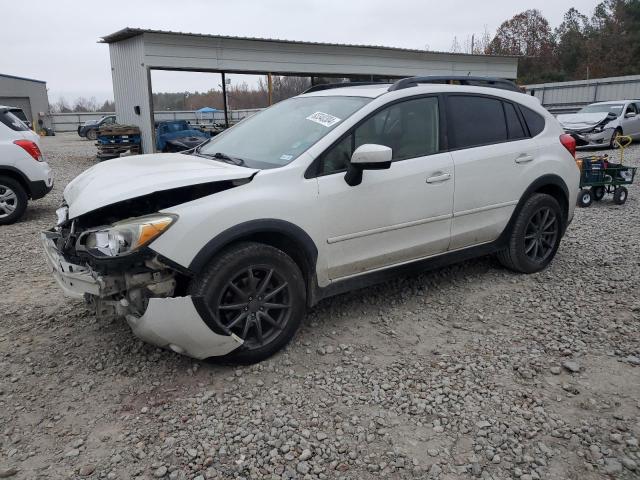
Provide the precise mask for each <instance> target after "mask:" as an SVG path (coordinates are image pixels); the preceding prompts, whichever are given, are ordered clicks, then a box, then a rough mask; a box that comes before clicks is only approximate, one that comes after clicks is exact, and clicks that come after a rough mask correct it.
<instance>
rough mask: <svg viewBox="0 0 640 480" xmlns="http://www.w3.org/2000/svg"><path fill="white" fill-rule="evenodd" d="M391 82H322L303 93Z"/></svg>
mask: <svg viewBox="0 0 640 480" xmlns="http://www.w3.org/2000/svg"><path fill="white" fill-rule="evenodd" d="M388 84H389V82H339V83H321V84H319V85H313V86H312V87H309V88H307V89H306V90H305V91H304V92H302V93H311V92H320V91H322V90H330V89H332V88H343V87H358V86H361V85H388Z"/></svg>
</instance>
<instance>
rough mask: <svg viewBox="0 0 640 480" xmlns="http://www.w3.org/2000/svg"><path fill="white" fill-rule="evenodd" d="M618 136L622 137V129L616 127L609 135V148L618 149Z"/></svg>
mask: <svg viewBox="0 0 640 480" xmlns="http://www.w3.org/2000/svg"><path fill="white" fill-rule="evenodd" d="M620 136H622V129H621V128H620V127H618V128H616V129H615V130H614V131H613V133H612V134H611V140H610V141H609V148H620V144H619V143H618V137H620Z"/></svg>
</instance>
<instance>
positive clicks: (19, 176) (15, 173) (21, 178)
mask: <svg viewBox="0 0 640 480" xmlns="http://www.w3.org/2000/svg"><path fill="white" fill-rule="evenodd" d="M3 172H7V173H8V174H9V175H10V176H11V177H14V178H15V179H16V180H18V182H20V183H21V184H22V186H23V187H24V189H25V190H26V192H27V195H28V196H29V198H31V195H32V192H31V183H32V182H31V180H29V179H28V178H27V177H26V175H25V174H24V173H22V172H21V171H20V170H18V169H17V168H15V167H10V166H9V165H2V166H1V167H0V175H2V173H3Z"/></svg>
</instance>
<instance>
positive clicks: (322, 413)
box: [0, 134, 640, 480]
mask: <svg viewBox="0 0 640 480" xmlns="http://www.w3.org/2000/svg"><path fill="white" fill-rule="evenodd" d="M43 140H44V151H45V154H46V155H47V157H48V159H49V161H50V163H51V165H52V167H53V168H54V170H55V173H56V180H57V183H56V187H55V189H54V191H53V192H52V194H50V195H49V196H48V197H46V198H44V199H43V200H40V201H37V202H34V203H32V204H30V205H29V208H28V210H27V214H26V216H25V217H24V219H23V220H22V221H21V222H20V223H18V224H15V225H12V226H8V227H0V242H2V245H3V248H2V253H1V254H0V271H1V272H2V295H1V296H0V318H1V322H0V372H1V373H0V430H1V431H2V434H3V435H2V436H0V478H5V477H10V478H12V479H18V478H25V479H27V478H29V479H31V478H47V479H57V478H80V477H90V478H107V479H116V478H118V479H130V478H145V479H146V478H170V479H189V480H191V479H197V480H204V479H227V478H247V479H248V478H252V479H258V478H278V479H279V478H284V479H288V478H291V479H315V478H320V479H324V478H326V479H329V478H345V479H369V478H385V479H387V478H391V479H404V478H438V479H443V480H451V479H458V478H464V479H466V478H491V479H503V478H504V479H507V478H508V479H512V478H519V479H521V480H532V479H538V478H543V479H576V480H577V479H596V478H620V479H631V478H640V450H639V447H638V443H639V439H640V342H639V340H640V335H639V330H640V296H639V295H638V290H637V289H638V283H639V281H640V270H639V267H640V244H639V242H638V239H640V188H638V187H637V186H632V187H631V188H630V189H629V190H630V196H629V200H628V202H627V204H626V205H624V206H616V205H614V204H613V203H612V202H611V200H610V197H608V198H606V199H605V200H604V201H602V202H600V203H598V204H594V205H593V206H592V207H591V208H588V209H578V210H577V211H576V216H575V219H574V221H573V223H572V225H571V227H570V229H569V231H568V233H567V236H566V237H565V239H564V240H563V242H562V245H561V248H560V250H559V252H558V255H557V257H556V259H555V261H554V262H553V264H552V265H551V267H550V268H549V269H547V270H546V271H544V272H542V273H539V274H536V275H529V276H523V275H517V274H514V273H511V272H508V271H506V270H504V269H502V268H500V267H499V266H498V264H497V262H496V261H495V260H493V259H492V258H482V259H478V260H474V261H469V262H465V263H463V264H459V265H455V266H452V267H449V268H444V269H440V270H437V271H434V272H431V273H426V274H424V275H421V276H417V277H413V278H402V279H398V280H396V281H393V282H389V283H386V284H383V285H380V286H378V287H375V288H370V289H367V290H364V291H359V292H353V293H350V294H347V295H342V296H340V297H336V298H333V299H329V300H325V301H323V302H322V303H321V304H320V305H318V306H317V307H316V308H314V309H313V310H312V311H311V312H310V313H309V317H308V319H307V321H306V323H305V324H304V326H303V328H302V329H301V331H300V332H299V334H298V335H297V336H296V338H295V340H294V341H293V342H292V344H291V345H290V346H289V347H288V348H287V349H286V350H285V351H284V352H283V353H281V354H279V355H277V356H276V357H274V358H273V359H272V360H270V361H266V362H264V363H262V364H259V365H254V366H251V367H242V368H238V367H233V366H222V365H215V364H209V363H201V362H195V361H193V360H191V359H188V358H185V357H182V356H179V355H177V354H174V353H172V352H168V351H163V350H159V349H156V348H154V347H151V346H149V345H145V344H143V343H142V342H140V341H138V340H137V339H136V338H135V337H134V336H133V335H132V334H131V333H130V331H129V329H128V327H127V326H126V324H125V323H124V322H121V321H114V322H111V323H103V322H100V323H99V322H97V321H96V320H95V318H94V317H93V316H92V315H91V314H90V313H89V312H88V311H87V309H85V307H84V305H83V304H82V303H78V302H74V301H71V300H69V299H66V298H64V297H62V295H61V293H60V291H59V290H58V288H57V286H56V285H55V284H54V282H53V280H52V278H51V276H50V275H49V273H48V272H47V269H46V268H45V262H44V258H43V255H42V254H41V252H40V247H39V243H38V239H37V233H38V232H39V231H40V230H42V229H45V228H49V227H50V226H51V225H52V223H53V221H54V210H55V208H56V206H57V205H58V204H59V202H60V200H61V192H62V188H63V186H64V185H65V184H66V183H67V182H68V181H69V180H71V179H72V178H73V177H74V176H75V175H77V174H78V173H80V172H81V171H82V170H84V169H86V168H87V167H89V166H91V165H92V164H93V163H94V159H93V155H94V154H95V147H93V145H92V144H91V142H88V141H86V140H81V139H79V138H78V137H77V136H75V135H73V134H71V135H60V136H57V137H51V138H44V139H43ZM627 155H628V157H629V158H630V159H631V158H632V157H634V156H635V157H636V158H635V159H634V160H630V162H629V163H634V164H636V165H637V164H639V163H640V161H639V159H640V148H639V147H635V148H630V149H628V150H627Z"/></svg>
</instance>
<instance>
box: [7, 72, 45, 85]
mask: <svg viewBox="0 0 640 480" xmlns="http://www.w3.org/2000/svg"><path fill="white" fill-rule="evenodd" d="M0 77H5V78H15V79H16V80H26V81H28V82H37V83H47V82H45V81H44V80H35V79H33V78H26V77H17V76H15V75H7V74H6V73H0Z"/></svg>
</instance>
